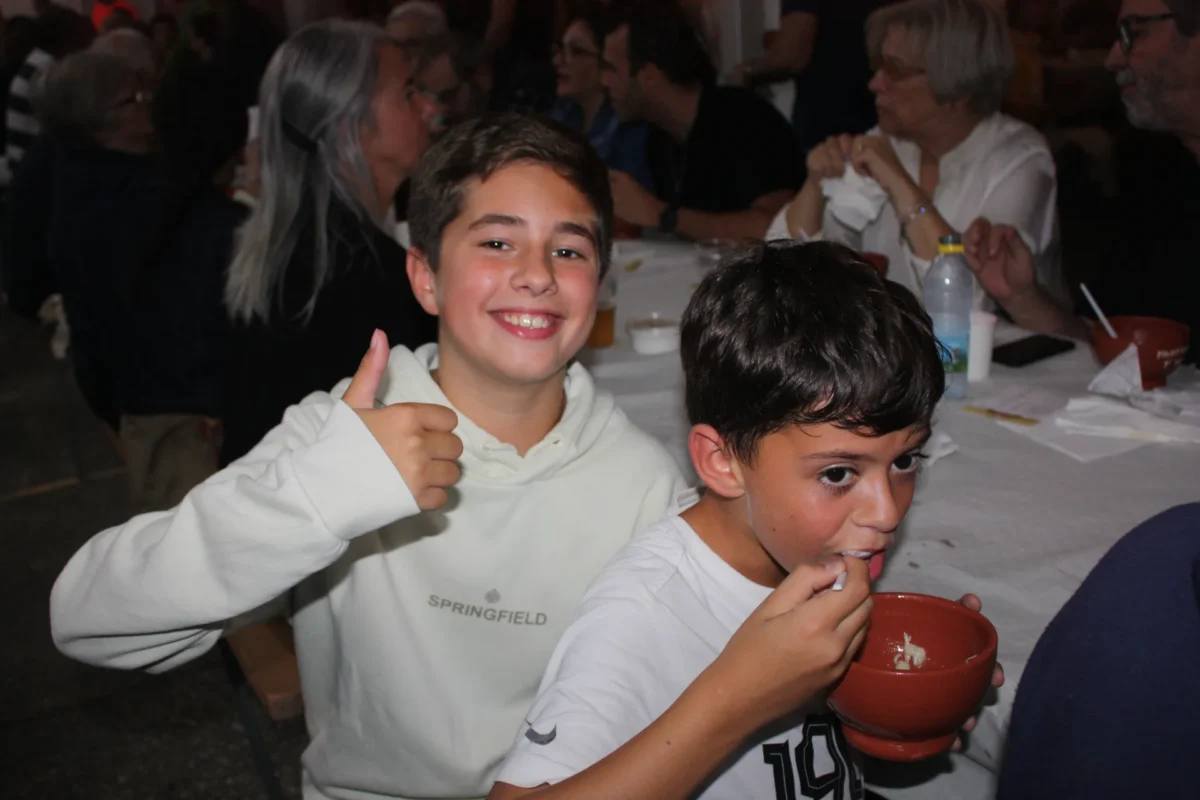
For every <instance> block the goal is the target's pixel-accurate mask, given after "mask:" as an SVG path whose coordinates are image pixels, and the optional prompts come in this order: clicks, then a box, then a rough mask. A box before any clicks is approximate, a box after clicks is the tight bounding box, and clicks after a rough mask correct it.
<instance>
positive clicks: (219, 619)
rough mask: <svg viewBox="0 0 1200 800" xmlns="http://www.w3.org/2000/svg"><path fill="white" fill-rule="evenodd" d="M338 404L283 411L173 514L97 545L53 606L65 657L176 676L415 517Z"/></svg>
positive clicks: (82, 557)
mask: <svg viewBox="0 0 1200 800" xmlns="http://www.w3.org/2000/svg"><path fill="white" fill-rule="evenodd" d="M335 393H337V392H336V390H335ZM337 394H340V393H337ZM334 396H335V395H330V394H326V393H323V392H322V393H316V394H313V395H310V396H309V397H307V398H306V399H305V400H303V401H302V402H301V403H300V404H299V405H297V406H293V407H291V408H289V409H288V410H287V412H286V413H285V414H284V417H283V422H282V423H281V424H280V425H279V426H277V427H276V428H275V429H274V430H272V431H271V432H270V433H269V434H267V436H266V437H265V438H264V439H263V440H262V442H261V443H259V444H258V446H256V447H255V448H254V449H253V450H251V451H250V452H249V453H248V454H246V455H245V456H244V457H243V458H241V459H239V460H237V461H235V462H234V463H232V464H230V465H229V466H228V467H226V468H225V469H223V470H221V471H220V472H218V473H217V474H215V475H213V476H212V477H211V478H209V479H208V480H206V481H205V482H204V483H202V484H200V485H199V486H197V487H196V488H194V489H192V491H191V492H189V493H188V495H187V496H186V497H185V498H184V500H183V502H182V503H180V504H179V506H177V507H176V508H174V509H172V510H170V511H164V512H155V513H151V514H142V515H140V516H136V517H134V518H133V519H131V520H129V521H128V522H126V523H125V524H124V525H118V526H117V527H114V528H110V529H108V530H106V531H103V532H101V533H99V534H97V535H96V536H94V537H92V538H91V539H90V540H89V541H88V542H87V544H85V545H84V546H83V548H82V549H80V550H79V552H77V553H76V554H75V555H74V556H73V557H72V558H71V560H70V561H69V562H68V563H67V565H66V567H65V568H64V569H63V571H62V573H61V574H60V575H59V577H58V580H57V581H56V582H55V584H54V589H53V590H52V592H51V595H50V624H51V631H52V634H53V637H54V642H55V644H56V645H57V646H58V648H59V649H60V650H61V651H62V652H63V653H65V654H66V655H68V656H70V657H72V658H76V659H79V660H80V661H85V662H88V663H91V664H97V665H100V666H106V667H117V668H123V669H137V668H147V669H149V670H151V671H154V672H159V671H164V670H167V669H170V668H172V667H175V666H178V665H179V664H182V663H184V662H187V661H190V660H191V659H193V658H196V657H198V656H199V655H201V654H202V653H204V652H206V651H207V650H208V649H209V648H211V647H212V646H213V645H214V644H216V642H217V641H218V640H219V639H220V637H221V635H222V634H223V633H224V632H225V630H226V628H227V624H228V623H229V622H230V621H231V620H233V619H234V618H235V617H238V616H240V615H245V614H247V613H248V612H251V611H254V610H255V609H258V608H260V607H262V606H264V605H265V604H269V603H271V602H272V601H274V600H276V599H277V598H279V597H280V596H282V595H284V594H285V593H286V592H287V591H288V590H290V589H291V588H292V587H293V586H295V585H296V584H297V583H299V582H300V581H302V580H303V579H304V578H306V577H308V576H309V575H312V574H313V573H315V572H318V571H320V570H322V569H324V568H325V567H327V566H329V565H330V564H332V563H333V562H334V561H336V560H337V559H338V557H339V556H341V554H342V553H343V552H344V551H345V550H346V548H347V546H348V543H349V541H350V540H351V539H353V538H355V537H357V536H360V535H362V534H364V533H367V532H369V531H372V530H375V529H377V528H379V527H381V526H383V525H386V524H388V523H391V522H394V521H395V520H397V519H401V518H403V517H406V516H411V515H414V514H417V513H419V509H418V508H417V505H416V501H415V500H414V499H413V496H412V493H411V492H410V491H409V490H408V487H407V486H406V485H405V483H404V480H403V479H402V478H401V477H400V473H399V472H398V471H397V470H396V468H395V467H394V466H393V464H392V462H391V460H390V459H389V458H388V456H387V454H386V453H384V451H383V448H382V447H380V446H379V444H378V443H377V442H376V441H375V439H374V437H372V436H371V434H370V432H369V431H368V430H367V428H366V426H365V425H363V423H362V421H361V420H360V419H359V417H358V415H357V414H355V413H354V411H353V410H351V409H350V407H349V406H347V405H346V404H345V403H342V402H341V401H340V400H335V399H334Z"/></svg>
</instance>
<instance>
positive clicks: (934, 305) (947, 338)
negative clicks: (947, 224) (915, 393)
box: [925, 233, 975, 399]
mask: <svg viewBox="0 0 1200 800" xmlns="http://www.w3.org/2000/svg"><path fill="white" fill-rule="evenodd" d="M974 300H975V276H974V275H973V274H972V273H971V268H970V267H969V266H967V259H966V257H965V256H964V255H963V244H962V236H960V235H959V234H957V233H952V234H950V235H949V236H943V237H942V238H941V239H939V240H938V255H937V258H935V259H934V260H933V263H932V264H930V265H929V273H928V274H927V275H926V276H925V310H926V311H927V312H928V313H929V316H930V318H931V319H932V320H933V335H934V336H936V337H937V340H938V341H939V342H940V343H941V344H942V347H943V348H945V349H944V350H943V351H942V366H943V367H944V368H945V370H946V395H945V396H946V397H948V398H951V399H959V398H963V397H966V396H967V353H968V352H969V347H970V339H971V306H972V305H973V304H974Z"/></svg>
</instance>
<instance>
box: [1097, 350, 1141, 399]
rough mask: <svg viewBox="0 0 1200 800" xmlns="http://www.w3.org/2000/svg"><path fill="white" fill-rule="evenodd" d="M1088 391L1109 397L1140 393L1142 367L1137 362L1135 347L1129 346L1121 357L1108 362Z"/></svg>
mask: <svg viewBox="0 0 1200 800" xmlns="http://www.w3.org/2000/svg"><path fill="white" fill-rule="evenodd" d="M1088 391H1089V392H1095V393H1096V394H1105V395H1108V396H1109V397H1128V396H1130V395H1131V394H1134V393H1138V392H1141V391H1142V366H1141V364H1140V363H1139V362H1138V349H1137V345H1136V344H1131V345H1129V347H1126V348H1125V350H1124V351H1122V352H1121V355H1119V356H1117V357H1116V358H1114V359H1113V360H1112V361H1110V362H1108V366H1106V367H1105V368H1104V369H1102V370H1100V372H1098V373H1097V374H1096V377H1094V378H1092V382H1091V383H1089V384H1088Z"/></svg>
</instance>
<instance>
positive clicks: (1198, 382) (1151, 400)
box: [1088, 344, 1200, 426]
mask: <svg viewBox="0 0 1200 800" xmlns="http://www.w3.org/2000/svg"><path fill="white" fill-rule="evenodd" d="M1088 391H1089V392H1095V393H1096V394H1102V395H1106V396H1108V397H1115V398H1119V399H1122V400H1124V401H1126V402H1127V403H1129V405H1131V406H1133V407H1134V408H1139V409H1141V410H1142V411H1145V412H1147V413H1150V414H1153V415H1154V416H1156V417H1161V418H1163V419H1167V420H1172V421H1176V422H1181V423H1185V424H1188V425H1193V426H1200V370H1197V369H1196V368H1195V367H1193V366H1190V365H1184V366H1181V367H1177V368H1176V369H1175V371H1174V372H1172V373H1171V374H1170V375H1169V376H1168V377H1167V385H1166V386H1164V387H1161V388H1159V389H1151V390H1150V391H1146V390H1145V389H1143V388H1142V369H1141V365H1140V364H1139V363H1138V353H1137V345H1132V344H1131V345H1129V347H1127V348H1126V349H1125V350H1124V352H1122V353H1121V355H1119V356H1117V357H1116V358H1114V359H1113V360H1112V361H1111V362H1110V363H1109V365H1108V366H1107V367H1105V368H1104V369H1102V370H1101V371H1100V372H1099V374H1097V375H1096V377H1095V378H1093V379H1092V382H1091V383H1090V384H1088Z"/></svg>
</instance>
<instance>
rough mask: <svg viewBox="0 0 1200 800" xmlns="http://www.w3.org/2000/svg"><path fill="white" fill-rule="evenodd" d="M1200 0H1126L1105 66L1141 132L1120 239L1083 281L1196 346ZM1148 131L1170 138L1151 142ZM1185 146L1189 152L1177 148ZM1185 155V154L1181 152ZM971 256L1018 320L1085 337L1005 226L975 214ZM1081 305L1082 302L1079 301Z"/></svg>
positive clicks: (1107, 304)
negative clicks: (1180, 327) (1180, 326)
mask: <svg viewBox="0 0 1200 800" xmlns="http://www.w3.org/2000/svg"><path fill="white" fill-rule="evenodd" d="M1198 34H1200V0H1124V2H1122V4H1121V11H1120V16H1119V18H1118V20H1117V39H1116V41H1115V42H1114V43H1113V45H1112V48H1111V50H1109V53H1108V58H1107V60H1106V62H1105V65H1106V66H1107V67H1108V69H1109V70H1111V71H1112V72H1114V73H1116V80H1117V85H1118V86H1119V87H1120V89H1121V100H1122V102H1123V103H1124V105H1125V111H1126V114H1127V116H1128V117H1129V121H1130V122H1131V123H1132V124H1133V125H1134V126H1135V127H1137V128H1140V129H1142V130H1143V131H1147V132H1151V133H1146V134H1140V135H1139V138H1138V139H1137V143H1138V146H1137V148H1136V152H1131V153H1128V154H1123V155H1127V156H1128V157H1127V158H1123V159H1119V160H1120V161H1123V162H1125V163H1126V165H1128V166H1133V167H1135V169H1133V170H1130V174H1129V175H1127V176H1126V182H1127V183H1132V187H1130V186H1126V187H1123V190H1122V192H1121V196H1120V198H1119V201H1118V203H1119V206H1118V214H1117V215H1116V216H1117V224H1118V225H1119V230H1118V232H1117V240H1116V246H1115V247H1113V248H1112V249H1111V251H1110V254H1109V258H1107V259H1106V261H1105V263H1104V264H1102V265H1100V267H1101V268H1100V269H1098V270H1097V274H1096V276H1095V277H1094V278H1092V279H1091V281H1092V282H1091V283H1090V284H1089V286H1090V288H1091V289H1092V292H1093V294H1094V295H1095V296H1096V298H1097V300H1098V301H1099V303H1100V306H1101V307H1102V308H1103V309H1104V311H1105V313H1106V314H1109V315H1118V314H1122V315H1123V314H1133V315H1141V316H1155V317H1166V318H1168V319H1174V320H1178V321H1179V322H1183V323H1185V324H1187V325H1189V326H1190V327H1191V329H1192V348H1191V351H1190V353H1189V354H1188V360H1189V361H1191V362H1193V363H1195V362H1196V361H1197V355H1198V354H1200V268H1198V267H1200V264H1197V258H1198V257H1200V225H1198V224H1197V222H1198V221H1200V35H1198ZM1152 132H1161V133H1163V134H1169V135H1170V137H1172V138H1173V139H1175V140H1178V142H1175V141H1172V140H1171V138H1164V140H1163V141H1156V140H1155V138H1154V136H1153V133H1152ZM1179 143H1182V146H1183V148H1186V151H1188V152H1190V156H1191V157H1187V156H1182V154H1181V153H1175V152H1174V151H1175V150H1181V149H1182V148H1180V146H1179ZM1179 156H1182V157H1179ZM965 238H966V249H967V261H968V263H970V265H971V267H972V269H974V270H975V275H976V277H977V278H978V279H979V282H980V283H981V284H982V285H983V287H984V288H985V289H986V290H987V291H988V293H989V294H990V295H991V296H992V297H993V298H995V299H996V300H997V301H998V302H999V303H1000V304H1001V306H1003V308H1004V309H1005V310H1006V311H1007V312H1008V313H1009V314H1010V315H1011V316H1012V317H1013V319H1014V321H1016V322H1017V324H1019V325H1020V326H1021V327H1023V328H1026V329H1028V330H1032V331H1038V332H1042V333H1050V334H1057V335H1061V336H1068V337H1071V338H1075V339H1083V340H1087V339H1088V338H1089V336H1090V325H1091V323H1090V322H1089V320H1087V319H1086V318H1085V317H1083V316H1077V315H1076V314H1074V313H1072V312H1071V311H1069V310H1067V309H1064V308H1062V307H1061V306H1059V305H1058V304H1057V303H1056V302H1055V301H1054V300H1053V298H1051V297H1050V296H1049V295H1048V294H1047V293H1046V292H1045V291H1044V289H1043V288H1042V287H1041V286H1039V285H1038V284H1037V282H1036V280H1035V277H1034V273H1033V270H1032V261H1031V258H1030V254H1029V250H1028V248H1026V247H1025V244H1024V243H1023V242H1022V241H1021V238H1020V237H1019V236H1018V235H1016V232H1015V231H1013V229H1012V228H1011V227H1009V226H1007V225H992V224H991V223H990V222H989V221H988V220H986V219H979V220H976V221H975V222H974V223H973V224H972V225H971V227H970V228H969V229H968V230H967V233H966V237H965ZM1079 310H1081V311H1082V310H1083V309H1082V308H1080V309H1079Z"/></svg>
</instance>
